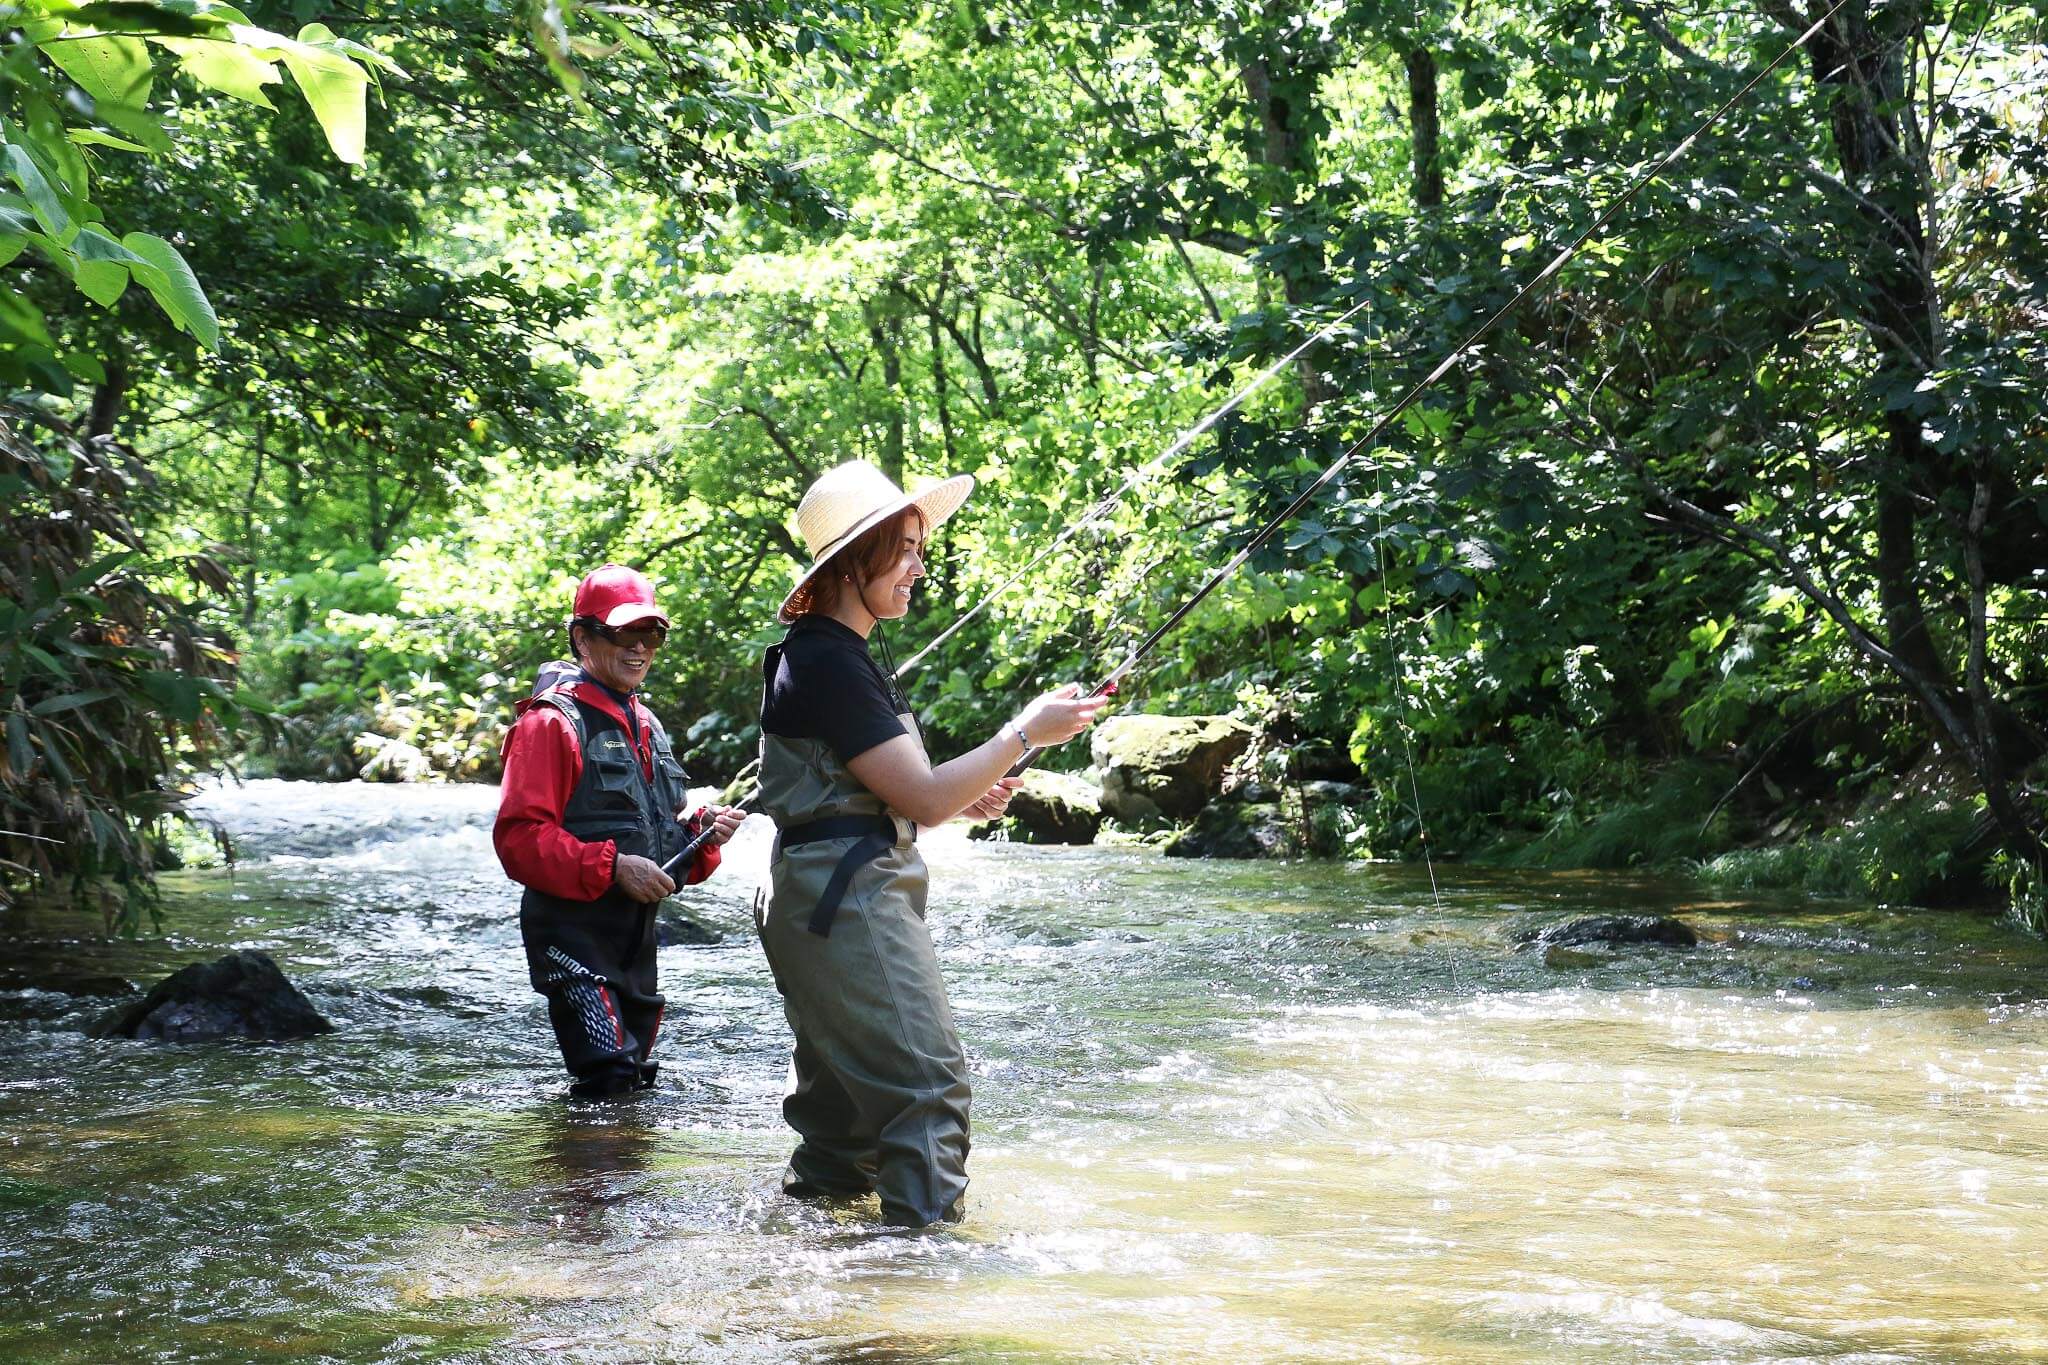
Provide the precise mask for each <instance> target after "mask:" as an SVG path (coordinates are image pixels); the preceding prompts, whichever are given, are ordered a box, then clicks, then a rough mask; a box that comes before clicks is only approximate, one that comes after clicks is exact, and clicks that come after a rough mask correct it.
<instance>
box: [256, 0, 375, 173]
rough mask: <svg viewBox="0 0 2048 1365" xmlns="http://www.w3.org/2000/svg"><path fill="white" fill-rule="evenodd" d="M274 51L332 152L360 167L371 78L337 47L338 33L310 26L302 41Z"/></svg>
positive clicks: (284, 44) (301, 33) (281, 43)
mask: <svg viewBox="0 0 2048 1365" xmlns="http://www.w3.org/2000/svg"><path fill="white" fill-rule="evenodd" d="M265 50H266V51H270V50H273V49H265ZM274 50H275V52H276V53H277V55H278V56H279V57H281V58H282V59H283V60H284V64H285V66H286V67H287V68H289V69H290V71H291V73H292V78H293V79H294V80H296V81H298V83H299V91H300V93H301V94H303V95H304V96H305V97H306V103H307V104H308V105H310V106H311V107H312V110H313V116H314V117H315V118H317V119H319V120H320V128H321V131H323V132H325V133H326V134H327V145H328V146H329V147H332V148H333V149H334V155H335V156H336V157H337V158H338V159H340V160H342V161H346V162H348V163H349V164H350V165H352V166H360V165H361V164H362V162H363V141H364V137H365V135H366V129H365V123H364V115H363V104H364V97H365V92H366V91H367V90H368V89H369V85H370V78H369V77H368V76H367V75H366V74H365V73H364V71H363V69H362V68H361V67H360V66H357V65H356V64H355V62H353V61H351V60H350V59H349V58H348V56H347V55H345V54H344V53H343V52H341V51H340V50H339V49H338V48H337V47H336V46H335V44H334V34H333V33H332V32H331V31H330V30H329V29H328V28H327V26H326V25H325V24H308V25H306V27H305V28H303V29H301V30H300V31H299V38H298V41H296V42H284V41H281V40H280V41H279V42H278V43H277V44H276V45H275V48H274Z"/></svg>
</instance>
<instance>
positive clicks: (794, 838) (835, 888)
mask: <svg viewBox="0 0 2048 1365" xmlns="http://www.w3.org/2000/svg"><path fill="white" fill-rule="evenodd" d="M913 837H915V836H914V835H913ZM824 839H852V840H853V841H854V843H853V847H852V848H849V849H847V850H846V855H845V856H844V857H842V858H841V859H840V860H839V865H838V866H837V867H834V868H833V869H832V876H831V878H830V879H829V880H827V881H826V883H825V890H824V892H823V894H821V895H820V896H819V897H818V905H817V908H816V909H814V910H812V911H811V923H810V930H811V932H812V933H814V934H816V935H818V936H819V937H821V938H823V937H825V936H827V935H829V934H830V933H831V932H832V917H833V916H834V915H837V914H838V913H839V902H840V900H841V899H842V898H843V897H844V896H845V895H846V887H847V883H849V882H851V881H852V880H853V874H854V873H855V872H857V871H859V870H860V868H861V865H862V864H864V863H871V862H873V861H874V860H875V859H877V858H879V857H881V856H882V855H883V854H884V853H887V852H888V851H889V850H890V849H892V848H894V847H896V822H895V821H894V820H892V819H890V818H889V817H888V816H886V815H834V816H829V817H827V818H826V819H823V820H813V821H811V822H810V823H808V824H803V825H792V826H790V827H789V828H788V829H786V830H783V831H782V833H781V835H780V836H779V838H778V840H777V842H779V843H780V844H781V845H782V847H784V848H795V847H797V846H798V845H799V844H815V843H818V842H819V841H821V840H824Z"/></svg>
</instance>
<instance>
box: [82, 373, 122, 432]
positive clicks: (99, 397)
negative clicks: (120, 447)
mask: <svg viewBox="0 0 2048 1365" xmlns="http://www.w3.org/2000/svg"><path fill="white" fill-rule="evenodd" d="M127 397H128V365H127V362H126V361H125V360H123V359H122V358H121V357H120V356H119V355H116V356H114V357H113V358H111V359H110V360H108V361H107V382H106V383H104V384H102V385H100V386H99V387H98V388H97V389H95V390H93V395H92V410H91V412H89V413H88V414H87V415H86V419H85V435H86V438H87V439H88V440H90V439H91V438H92V437H95V436H112V435H113V434H114V424H115V423H116V422H118V421H119V420H120V419H121V408H122V406H123V404H124V403H125V402H126V400H127Z"/></svg>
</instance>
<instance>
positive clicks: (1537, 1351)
mask: <svg viewBox="0 0 2048 1365" xmlns="http://www.w3.org/2000/svg"><path fill="white" fill-rule="evenodd" d="M494 796H495V793H494V792H493V791H491V790H490V789H488V788H477V787H467V788H465V787H446V788H391V787H361V786H340V787H336V786H309V785H300V784H288V783H270V782H263V783H252V784H249V785H248V786H246V787H240V788H226V789H221V790H217V791H215V792H213V793H212V794H211V795H209V796H208V797H207V799H206V802H205V808H206V810H207V811H208V813H210V814H211V815H212V816H213V817H215V818H217V819H220V820H222V821H223V822H225V823H226V825H227V826H228V827H229V828H230V829H231V830H233V831H235V833H236V835H237V844H238V846H239V852H240V856H241V862H240V863H239V865H238V866H237V868H236V869H235V870H234V872H233V873H232V874H230V873H228V872H225V871H223V872H190V873H179V874H174V875H172V876H171V877H169V878H168V879H167V888H168V893H169V898H168V905H167V908H166V913H165V918H164V931H165V936H164V937H145V938H142V939H139V940H134V941H128V942H115V943H105V942H101V941H98V940H96V939H94V938H92V937H90V936H84V935H82V934H81V927H80V922H79V921H78V920H77V919H75V918H66V917H63V916H59V915H55V914H52V913H50V912H16V913H14V914H12V915H10V916H6V917H0V941H4V942H0V947H4V953H5V957H4V959H0V962H4V972H5V973H6V975H4V977H0V984H6V985H8V986H9V987H10V988H9V989H5V990H0V1218H4V1220H5V1229H6V1231H5V1236H4V1237H0V1354H4V1355H6V1356H8V1357H9V1358H16V1359H24V1360H37V1361H71V1360H76V1361H110V1360H165V1361H169V1360H178V1361H186V1360H233V1361H270V1360H310V1359H319V1360H335V1361H377V1360H392V1361H398V1360H477V1361H516V1360H536V1359H566V1360H589V1361H622V1360H648V1361H741V1362H753V1361H760V1362H770V1361H874V1362H922V1361H1067V1360H1106V1361H1161V1362H1168V1361H1172V1362H1178V1361H1223V1362H1233V1363H1235V1362H1250V1361H1354V1360H1388V1361H1435V1360H1457V1361H1520V1360H1532V1359H1555V1360H1571V1361H1645V1360H1648V1361H1692V1360H1740V1361H1764V1360H1820V1359H1826V1360H1844V1361H1902V1360H1930V1361H1933V1360H1939V1361H1958V1360H1961V1361H1970V1360H1982V1361H2007V1360H2015V1359H2029V1358H2032V1359H2048V948H2044V946H2043V945H2042V944H2040V943H2039V942H2037V941H2034V940H2030V939H2028V938H2025V937H2023V936H2021V935H2019V934H2018V933H2017V932H2016V931H2013V930H2010V929H2008V928H2006V927H2005V926H2004V925H2002V924H2000V923H1998V922H1996V921H1991V920H1986V919H1982V918H1977V917H1969V916H1961V915H1955V914H1946V915H1941V914H1928V913H1918V912H1888V913H1881V912H1876V911H1871V910H1867V909H1862V908H1858V907H1851V906H1841V905H1834V904H1827V903H1816V902H1807V901H1779V902H1759V901H1724V900H1717V899H1711V898H1709V897H1707V896H1705V895H1703V894H1702V893H1701V892H1699V891H1698V890H1697V889H1692V888H1687V887H1686V886H1684V885H1680V884H1670V883H1656V882H1650V881H1644V880H1635V879H1628V878H1622V877H1616V876H1611V875H1598V876H1594V875H1563V874H1556V875H1544V874H1531V873H1527V872H1514V873H1491V872H1480V871H1476V870H1472V869H1455V870H1451V871H1449V872H1445V871H1444V870H1443V869H1439V877H1440V880H1441V883H1442V885H1441V891H1440V893H1439V892H1435V891H1433V890H1432V886H1431V883H1430V879H1429V877H1428V875H1427V873H1426V872H1425V871H1423V870H1421V869H1410V868H1388V867H1376V866H1367V865H1357V864H1351V865H1331V864H1297V865H1284V866H1283V865H1272V864H1251V863H1188V862H1175V861H1169V860H1166V859H1163V858H1160V857H1159V856H1157V855H1156V854H1154V853H1151V852H1147V851H1141V850H1119V849H1101V850H1096V849H1043V848H1026V847H1012V846H1004V845H990V844H975V843H969V842H967V841H966V840H965V839H963V838H961V837H959V836H958V835H956V834H952V833H949V832H944V831H942V832H940V833H938V834H936V835H934V836H933V837H931V838H930V839H929V840H928V842H927V845H926V851H927V857H928V860H929V861H930V863H931V865H932V871H933V883H934V887H935V893H934V896H933V925H934V935H935V937H936V939H937V940H938V944H939V951H940V955H941V957H942V959H943V960H944V963H945V967H946V970H947V974H948V978H949V980H950V982H951V987H952V991H953V1001H954V1007H955V1011H956V1013H957V1015H958V1018H959V1023H960V1027H961V1031H962V1034H963V1036H964V1038H965V1040H966V1043H967V1047H968V1052H969V1055H970V1057H971V1059H972V1063H973V1071H974V1079H975V1102H974V1105H975V1107H974V1119H975V1150H974V1155H973V1160H972V1164H971V1170H972V1174H973V1177H974V1185H973V1188H972V1191H971V1192H970V1200H971V1213H970V1217H969V1220H968V1222H967V1223H966V1224H965V1225H963V1226H962V1227H961V1228H959V1229H957V1230H952V1231H946V1232H941V1233H927V1234H917V1235H903V1234H892V1233H889V1232H886V1231H884V1230H882V1229H880V1228H878V1227H876V1226H875V1225H874V1224H873V1222H872V1221H871V1220H872V1219H873V1217H874V1209H873V1207H872V1205H868V1206H866V1207H863V1206H861V1205H857V1204H856V1205H853V1206H850V1207H844V1208H838V1209H821V1208H816V1207H811V1206H807V1205H798V1204H794V1203H792V1202H790V1201H788V1200H785V1199H784V1198H783V1197H782V1196H781V1195H780V1194H779V1193H778V1191H777V1186H776V1176H777V1174H778V1172H779V1169H780V1165H781V1161H782V1158H783V1157H784V1156H785V1155H786V1151H787V1148H788V1146H789V1136H788V1134H787V1133H786V1131H785V1130H784V1129H783V1128H782V1126H781V1122H780V1118H779V1114H778V1111H777V1101H778V1099H779V1096H780V1093H781V1088H782V1082H783V1073H784V1066H785V1062H786V1058H787V1051H786V1049H787V1034H786V1031H785V1027H784V1024H783V1022H782V1018H781V1014H780V1008H779V1005H778V1002H777V997H776V995H775V992H774V988H773V986H772V985H771V984H770V983H769V980H768V977H767V973H766V970H765V968H764V966H763V964H762V961H761V958H760V955H759V951H758V949H757V948H756V947H755V945H754V944H753V942H752V939H751V934H750V923H749V918H748V911H747V901H748V897H749V895H750V893H751V888H752V885H753V882H754V880H755V878H756V876H757V875H758V873H759V871H760V868H761V866H762V864H763V862H764V860H765V858H766V856H767V837H768V833H769V831H768V830H767V829H766V828H765V826H764V825H763V822H760V821H751V822H749V824H748V826H747V827H746V829H745V830H743V832H742V835H741V837H740V838H739V839H738V840H737V841H736V842H735V844H734V846H733V850H732V856H731V858H730V859H729V860H728V866H727V868H726V869H725V870H722V871H721V872H720V873H719V874H718V875H717V876H716V877H714V878H713V879H712V881H711V882H709V883H707V884H706V885H705V886H704V887H702V888H693V889H691V890H690V891H688V892H686V893H685V894H684V896H683V897H682V900H683V902H684V904H685V906H686V908H687V909H688V911H689V912H690V913H691V914H692V915H694V916H695V917H696V918H697V919H699V920H700V921H701V922H703V923H705V924H707V925H709V926H710V927H712V928H713V929H715V930H716V931H718V932H719V933H721V934H722V935H723V936H724V941H723V942H722V943H721V944H719V945H717V946H712V947H697V948H670V949H664V950H663V954H662V959H663V960H662V984H663V989H664V990H665V992H666V993H667V994H668V997H669V1000H670V1010H669V1019H670V1022H669V1024H668V1027H667V1030H666V1033H665V1036H664V1038H663V1040H662V1045H661V1048H660V1051H659V1053H658V1056H659V1057H660V1058H661V1059H662V1060H663V1063H664V1067H663V1072H662V1080H661V1085H660V1088H659V1090H658V1091H657V1092H656V1093H655V1094H654V1095H653V1096H651V1097H649V1098H647V1099H644V1100H641V1101H639V1102H635V1103H629V1104H623V1105H615V1106H588V1105H586V1106H571V1105H569V1104H567V1103H565V1102H564V1101H563V1099H562V1098H561V1096H562V1090H563V1078H562V1076H561V1074H560V1073H559V1071H558V1069H557V1060H556V1058H555V1056H554V1054H553V1051H552V1043H551V1040H550V1037H549V1035H548V1032H547V1029H546V1026H545V1023H544V1021H543V1016H542V1011H541V1009H540V1008H539V1006H538V1002H537V1000H536V999H535V997H533V996H532V995H531V994H530V993H529V992H528V990H527V986H526V981H525V974H524V969H523V965H522V961H521V958H520V953H519V946H518V930H517V926H516V923H515V918H514V915H513V912H512V907H513V903H514V888H512V887H511V886H510V885H509V884H508V883H507V882H505V880H504V879H503V877H502V875H501V874H500V872H499V871H498V869H497V866H496V863H495V861H494V860H493V858H492V856H491V852H490V846H489V839H488V820H489V816H490V810H491V804H492V802H493V800H494ZM1615 910H1626V911H1631V912H1638V911H1639V912H1657V913H1670V914H1676V915H1679V916H1681V917H1682V918H1684V919H1685V920H1687V921H1688V922H1689V923H1691V924H1693V925H1694V926H1695V927H1696V928H1697V929H1699V930H1700V931H1701V933H1702V934H1703V935H1704V936H1705V937H1706V939H1707V942H1705V943H1703V944H1702V946H1701V947H1699V948H1698V949H1696V950H1692V951H1680V950H1670V949H1647V948H1646V949H1633V950H1623V951H1618V952H1615V953H1613V954H1612V955H1611V956H1608V957H1598V956H1594V957H1592V958H1591V959H1590V960H1587V961H1584V962H1573V963H1569V964H1563V965H1555V966H1550V965H1546V964H1545V962H1544V959H1543V957H1542V955H1541V954H1540V953H1535V952H1530V951H1527V950H1519V949H1518V947H1517V945H1516V942H1515V935H1516V934H1517V932H1519V931H1523V930H1526V929H1528V928H1531V927H1535V926H1540V925H1543V924H1547V923H1551V922H1555V921H1557V920H1561V919H1564V918H1567V917H1569V916H1572V915H1576V914H1582V913H1589V912H1604V911H1615ZM236 945H249V946H255V947H260V948H263V949H265V950H266V951H268V952H270V953H271V954H273V955H274V956H275V957H276V958H277V959H278V960H279V962H280V963H281V964H282V965H283V966H284V967H285V969H286V971H287V973H288V974H289V975H291V976H292V977H293V979H294V980H296V981H298V982H299V983H300V984H301V985H302V986H303V987H304V988H305V989H306V991H307V993H308V994H309V995H310V996H311V998H312V1000H313V1002H314V1003H315V1005H316V1006H318V1007H319V1008H320V1009H321V1010H322V1011H323V1012H324V1013H326V1014H327V1015H328V1016H329V1017H330V1018H331V1019H333V1020H334V1021H335V1023H336V1024H337V1026H338V1031H337V1032H335V1033H334V1034H332V1035H329V1036H326V1037H322V1038H317V1039H313V1040H309V1041H305V1042H297V1043H284V1044H267V1045H252V1044H229V1045H212V1046H197V1045H193V1046H151V1045H146V1044H139V1043H130V1042H113V1043H96V1042H91V1041H89V1040H87V1039H86V1038H85V1037H84V1036H83V1034H82V1033H81V1031H80V1029H81V1026H82V1025H83V1024H84V1023H85V1022H86V1021H88V1020H90V1019H91V1018H92V1017H94V1016H95V1015H97V1014H98V1013H99V1012H100V1011H101V1010H103V1009H105V1008H107V1007H108V1006H109V1005H110V1004H111V1003H112V1001H111V1000H110V999H109V998H107V993H108V992H109V991H111V990H113V989H115V986H114V985H113V983H110V982H109V981H107V980H106V979H105V978H109V977H126V978H127V979H130V980H133V981H136V982H138V983H141V984H143V985H145V986H146V985H147V984H148V983H149V982H151V981H153V980H155V979H156V977H158V976H159V975H161V974H162V973H164V972H166V971H168V970H170V969H171V968H173V967H175V966H178V965H181V964H182V963H185V962H188V961H193V960H198V959H201V958H206V957H210V956H213V955H216V954H217V953H218V952H219V951H222V950H224V949H226V948H228V947H231V946H236ZM95 978H100V979H99V980H95ZM31 983H34V984H31ZM50 986H57V987H62V988H63V989H48V987H50Z"/></svg>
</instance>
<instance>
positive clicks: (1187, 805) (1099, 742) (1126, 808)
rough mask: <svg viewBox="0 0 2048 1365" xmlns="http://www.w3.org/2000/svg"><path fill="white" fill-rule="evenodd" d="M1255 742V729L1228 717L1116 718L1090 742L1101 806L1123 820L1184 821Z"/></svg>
mask: <svg viewBox="0 0 2048 1365" xmlns="http://www.w3.org/2000/svg"><path fill="white" fill-rule="evenodd" d="M1251 742H1252V732H1251V727H1250V726H1248V725H1243V724H1241V723H1239V722H1237V721H1234V720H1232V719H1231V718H1230V717H1228V716H1111V717H1110V718H1109V719H1108V720H1105V721H1103V722H1102V723H1101V724H1100V725H1098V726H1096V727H1095V737H1094V740H1093V741H1092V742H1091V744H1090V753H1091V754H1092V755H1093V757H1094V759H1095V766H1096V768H1097V769H1098V770H1099V771H1100V772H1101V773H1102V808H1103V809H1104V810H1105V811H1107V812H1109V813H1110V814H1111V815H1114V816H1116V817H1117V818H1118V819H1120V820H1155V819H1160V818H1165V819H1169V820H1185V819H1187V818H1188V817H1190V816H1192V815H1193V814H1194V813H1195V812H1196V811H1198V810H1200V809H1201V808H1202V807H1203V806H1205V805H1207V804H1208V803H1209V798H1210V797H1212V796H1214V795H1215V794H1216V792H1217V789H1218V788H1219V787H1220V786H1221V785H1222V782H1223V770H1224V769H1225V768H1228V767H1229V766H1230V765H1231V763H1232V762H1233V761H1235V760H1236V758H1237V756H1238V755H1239V754H1242V753H1243V752H1244V751H1245V749H1246V747H1247V746H1249V745H1250V744H1251Z"/></svg>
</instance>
